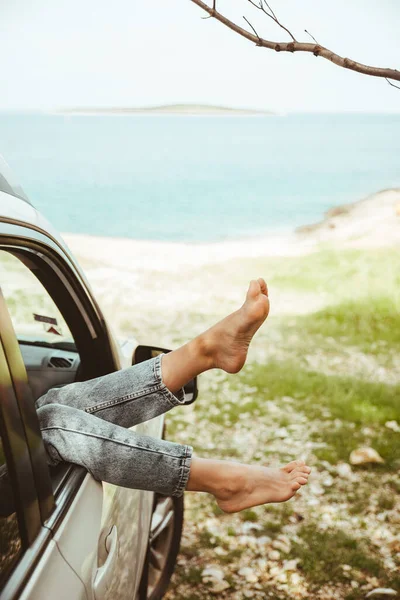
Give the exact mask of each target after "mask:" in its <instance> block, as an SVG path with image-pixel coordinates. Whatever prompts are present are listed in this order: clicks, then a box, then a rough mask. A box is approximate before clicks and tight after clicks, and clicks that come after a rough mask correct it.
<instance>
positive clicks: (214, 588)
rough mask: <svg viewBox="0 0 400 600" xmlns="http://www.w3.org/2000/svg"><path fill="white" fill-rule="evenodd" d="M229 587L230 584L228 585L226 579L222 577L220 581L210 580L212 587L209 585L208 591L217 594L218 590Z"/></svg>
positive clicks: (221, 590)
mask: <svg viewBox="0 0 400 600" xmlns="http://www.w3.org/2000/svg"><path fill="white" fill-rule="evenodd" d="M229 587H231V586H230V585H229V583H228V582H227V581H225V579H222V580H221V581H219V580H215V581H213V582H212V587H210V592H211V593H212V594H219V593H220V592H223V591H224V590H227V589H228V588H229Z"/></svg>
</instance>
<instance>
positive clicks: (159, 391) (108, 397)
mask: <svg viewBox="0 0 400 600" xmlns="http://www.w3.org/2000/svg"><path fill="white" fill-rule="evenodd" d="M161 362H162V355H159V356H157V357H156V358H154V359H151V360H148V361H146V362H142V363H139V364H137V365H134V366H132V367H129V368H128V369H123V370H121V371H117V372H115V373H111V374H109V375H104V376H102V377H98V378H97V379H91V380H90V381H84V382H79V383H71V384H69V385H66V386H64V387H62V388H56V389H52V390H49V391H48V392H47V393H46V394H45V395H44V396H42V397H41V398H39V399H38V400H37V402H36V407H37V413H38V417H39V421H40V427H41V430H42V435H43V440H44V444H45V447H46V451H47V454H48V460H49V464H50V465H53V466H54V465H56V464H58V463H60V462H61V461H67V462H71V463H76V464H78V465H81V466H83V467H85V469H87V470H88V471H89V472H90V473H91V474H92V475H93V477H95V479H98V480H101V481H106V482H108V483H113V484H114V485H119V486H123V487H129V488H136V489H142V490H150V491H154V492H159V493H161V494H165V495H167V496H180V495H182V493H183V492H184V490H185V488H186V485H187V481H188V478H189V471H190V464H191V458H192V452H193V449H192V447H191V446H186V445H181V444H175V443H173V442H168V441H166V440H161V439H157V438H153V437H150V436H146V435H140V434H139V433H136V432H135V431H132V430H131V429H129V427H132V426H133V425H137V424H138V423H142V422H143V421H147V420H149V419H152V418H153V417H157V416H158V415H161V414H163V413H165V412H167V411H168V410H170V409H171V408H173V407H174V406H178V405H179V404H182V403H183V401H184V398H185V394H184V391H183V390H180V392H179V393H177V394H176V395H174V394H172V393H171V392H170V391H169V390H168V389H167V387H166V386H165V384H164V382H163V380H162V375H161Z"/></svg>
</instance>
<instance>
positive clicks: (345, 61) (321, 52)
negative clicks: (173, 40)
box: [191, 0, 400, 87]
mask: <svg viewBox="0 0 400 600" xmlns="http://www.w3.org/2000/svg"><path fill="white" fill-rule="evenodd" d="M260 1H261V0H260ZM191 2H194V4H197V6H199V7H200V8H202V9H203V10H204V11H205V12H207V13H208V14H209V15H210V16H211V17H214V18H215V19H217V21H219V22H220V23H222V24H223V25H225V26H226V27H228V28H229V29H231V30H232V31H235V32H236V33H237V34H239V35H241V36H242V37H244V38H246V39H247V40H249V41H250V42H253V43H254V44H256V45H257V46H261V47H263V48H268V49H269V50H275V52H308V53H310V54H314V56H321V57H322V58H325V59H326V60H329V61H330V62H332V63H334V64H335V65H337V66H339V67H342V68H344V69H350V70H351V71H356V72H357V73H362V74H363V75H370V76H372V77H383V78H385V79H393V80H395V81H400V71H398V70H397V69H390V68H384V67H371V66H369V65H364V64H362V63H360V62H357V61H355V60H352V59H350V58H344V57H342V56H340V55H339V54H336V52H333V51H332V50H329V49H328V48H325V47H324V46H321V45H320V44H318V43H315V44H311V43H306V42H298V41H296V40H294V41H292V42H274V41H271V40H266V39H264V38H261V37H258V36H257V35H254V34H253V33H250V32H249V31H247V30H246V29H243V27H240V26H239V25H237V24H236V23H234V22H233V21H231V20H230V19H228V18H227V17H225V16H224V15H222V14H221V13H219V12H218V11H217V10H216V8H215V0H214V3H213V8H211V7H210V6H208V5H207V4H205V2H203V0H191ZM252 4H253V5H254V6H256V8H259V9H260V10H262V9H264V10H263V12H265V13H266V14H268V15H269V16H270V18H272V19H274V17H273V15H274V14H275V13H273V12H271V13H269V12H268V10H266V9H265V7H264V5H262V8H260V6H258V5H257V4H255V3H253V2H252ZM267 8H268V9H269V10H271V9H270V8H269V7H268V4H267ZM275 19H276V18H275ZM275 19H274V20H275ZM275 22H277V19H276V20H275ZM277 24H278V25H279V26H280V27H282V28H283V29H285V30H286V31H288V30H287V29H286V28H285V27H284V26H282V25H281V24H280V23H279V22H278V23H277ZM253 31H254V29H253ZM288 33H289V35H290V36H291V37H292V39H293V36H292V34H291V33H290V32H289V31H288ZM389 83H390V82H389ZM390 85H392V86H394V87H397V86H396V85H394V84H393V83H390Z"/></svg>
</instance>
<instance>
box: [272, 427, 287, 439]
mask: <svg viewBox="0 0 400 600" xmlns="http://www.w3.org/2000/svg"><path fill="white" fill-rule="evenodd" d="M275 437H276V438H282V439H284V438H287V437H289V432H288V430H287V429H286V427H280V428H279V429H277V430H276V431H275Z"/></svg>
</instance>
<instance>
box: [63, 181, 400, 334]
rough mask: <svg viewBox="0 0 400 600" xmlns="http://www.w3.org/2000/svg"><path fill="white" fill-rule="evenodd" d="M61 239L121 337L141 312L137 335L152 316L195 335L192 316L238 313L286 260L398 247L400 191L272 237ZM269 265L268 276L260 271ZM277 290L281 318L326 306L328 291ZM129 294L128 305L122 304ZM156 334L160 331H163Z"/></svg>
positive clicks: (69, 236) (276, 306) (66, 236)
mask: <svg viewBox="0 0 400 600" xmlns="http://www.w3.org/2000/svg"><path fill="white" fill-rule="evenodd" d="M63 237H64V239H65V240H66V242H67V244H68V245H69V247H70V248H71V250H72V252H73V253H74V254H75V255H76V257H77V259H78V261H79V263H80V264H81V265H82V266H83V268H84V270H85V272H86V274H87V277H88V279H89V281H90V283H91V284H92V286H93V288H94V291H95V292H96V294H97V295H98V296H99V297H100V299H101V301H102V304H103V307H104V310H105V311H106V313H107V314H108V316H109V317H110V319H111V321H112V322H113V323H114V326H115V328H116V330H117V332H118V333H119V334H121V335H122V334H123V333H124V329H125V325H124V324H126V322H127V321H129V312H130V311H131V310H133V311H134V312H135V313H136V314H140V315H141V320H140V323H141V324H142V325H143V328H142V327H141V326H139V325H138V326H137V328H136V329H135V334H137V335H139V334H140V337H141V336H142V335H146V337H147V336H148V335H149V331H148V330H147V329H146V327H147V326H148V325H150V322H154V319H155V316H154V315H155V314H162V315H164V319H162V323H164V322H168V320H170V319H172V320H173V321H175V318H176V315H179V318H180V319H182V323H185V324H186V325H188V320H189V322H190V323H191V326H190V327H191V329H190V331H192V333H195V332H196V331H197V329H196V328H195V329H193V327H194V326H193V319H192V315H193V314H194V313H196V314H204V315H205V314H209V313H211V314H217V313H218V310H217V311H215V308H213V306H214V307H215V305H216V301H217V305H218V306H219V307H220V308H221V310H224V309H226V310H229V309H232V308H234V307H235V306H236V305H237V303H238V302H239V301H240V299H241V294H242V290H243V287H244V286H246V284H247V282H248V280H249V279H251V278H252V277H258V276H259V275H260V274H264V275H265V277H266V278H267V279H268V278H269V279H270V278H271V274H272V277H273V274H274V273H275V271H276V270H278V271H279V266H278V265H279V261H280V260H281V259H282V260H285V259H287V260H290V259H295V258H296V257H301V256H307V255H311V254H316V253H318V252H320V251H321V250H322V249H328V248H330V249H331V250H333V251H335V250H339V249H340V250H343V249H345V248H349V249H350V248H353V249H354V248H358V249H367V248H379V247H380V248H383V247H394V246H396V245H398V244H399V242H400V190H399V189H397V190H386V191H382V192H380V193H378V194H374V195H372V196H370V197H368V198H366V199H363V200H361V201H358V202H355V203H354V204H348V205H344V206H341V207H336V208H335V209H333V210H331V211H329V212H328V213H327V215H326V216H325V218H324V220H323V221H321V223H317V224H315V225H310V226H308V227H303V228H301V229H299V230H296V231H293V232H292V233H288V234H286V235H274V236H270V237H268V238H259V237H256V238H254V239H239V240H234V241H224V242H219V243H205V244H195V243H193V244H192V243H186V244H184V243H170V242H154V241H139V240H131V239H121V238H114V239H113V238H100V237H95V236H87V235H76V234H69V233H66V234H64V236H63ZM265 260H266V261H267V264H268V267H267V268H269V270H270V273H268V272H267V273H265V272H264V271H263V269H264V264H263V261H264V262H265ZM268 260H270V263H268ZM271 261H272V262H271ZM260 269H261V271H260ZM272 292H273V293H274V294H275V295H274V299H275V298H276V301H275V302H274V307H273V308H274V312H275V313H276V314H299V313H305V312H312V311H313V310H317V309H318V307H320V306H323V304H324V302H325V298H324V297H323V294H307V295H306V296H307V299H306V298H305V296H304V293H303V292H301V291H298V293H297V295H296V296H294V295H293V293H292V292H291V291H286V290H284V289H281V288H280V287H279V286H278V287H277V289H276V290H272ZM127 296H129V298H130V300H129V303H128V302H126V301H122V299H123V298H126V297H127ZM303 296H304V298H303ZM302 298H303V300H304V301H301V300H302ZM299 300H300V301H299ZM116 304H117V305H118V306H119V309H118V311H117V313H116V312H115V305H116ZM158 333H159V335H160V334H161V330H160V328H159V330H158ZM141 339H142V337H141Z"/></svg>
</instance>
